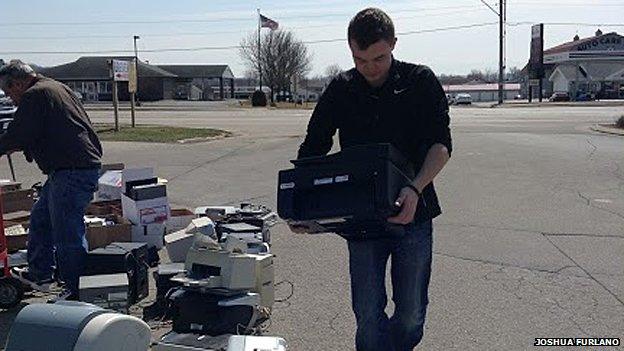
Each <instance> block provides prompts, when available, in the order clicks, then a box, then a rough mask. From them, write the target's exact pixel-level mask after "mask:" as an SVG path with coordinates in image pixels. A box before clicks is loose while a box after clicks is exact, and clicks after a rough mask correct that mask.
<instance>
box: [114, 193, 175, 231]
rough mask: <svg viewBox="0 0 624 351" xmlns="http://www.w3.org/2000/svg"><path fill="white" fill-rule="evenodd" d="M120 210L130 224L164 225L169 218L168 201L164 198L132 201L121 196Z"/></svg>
mask: <svg viewBox="0 0 624 351" xmlns="http://www.w3.org/2000/svg"><path fill="white" fill-rule="evenodd" d="M121 210H122V212H123V216H124V217H125V218H127V219H128V220H129V221H130V222H132V224H140V225H148V224H152V223H164V222H165V221H167V219H169V216H170V208H169V200H168V199H167V198H166V197H159V198H156V199H149V200H141V201H134V200H132V199H131V198H129V197H127V196H126V195H124V194H121Z"/></svg>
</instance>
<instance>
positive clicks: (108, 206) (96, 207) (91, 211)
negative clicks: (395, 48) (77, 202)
mask: <svg viewBox="0 0 624 351" xmlns="http://www.w3.org/2000/svg"><path fill="white" fill-rule="evenodd" d="M85 214H87V215H94V216H106V215H113V214H114V215H118V216H122V211H121V199H119V200H100V201H93V202H91V203H90V204H89V205H88V206H87V210H86V211H85Z"/></svg>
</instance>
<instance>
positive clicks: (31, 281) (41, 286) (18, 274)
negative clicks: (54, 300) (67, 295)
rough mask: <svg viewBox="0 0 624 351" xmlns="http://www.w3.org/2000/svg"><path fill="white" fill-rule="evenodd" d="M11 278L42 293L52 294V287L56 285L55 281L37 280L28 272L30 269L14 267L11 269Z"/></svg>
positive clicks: (50, 279)
mask: <svg viewBox="0 0 624 351" xmlns="http://www.w3.org/2000/svg"><path fill="white" fill-rule="evenodd" d="M11 276H12V277H13V278H15V279H17V280H19V281H20V282H22V283H23V284H25V285H28V286H30V287H31V288H32V289H34V290H37V291H41V292H50V286H51V285H52V283H54V279H52V278H49V279H44V280H37V279H35V278H34V277H33V275H32V274H31V273H30V272H29V271H28V267H13V268H11Z"/></svg>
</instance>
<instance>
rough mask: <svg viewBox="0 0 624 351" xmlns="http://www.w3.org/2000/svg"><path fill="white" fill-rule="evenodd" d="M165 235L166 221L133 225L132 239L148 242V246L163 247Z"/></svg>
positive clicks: (138, 241)
mask: <svg viewBox="0 0 624 351" xmlns="http://www.w3.org/2000/svg"><path fill="white" fill-rule="evenodd" d="M164 236H165V224H164V223H152V224H148V225H137V224H134V225H132V241H133V242H137V243H147V246H148V247H156V248H157V249H162V247H163V239H164Z"/></svg>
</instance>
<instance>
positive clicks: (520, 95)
mask: <svg viewBox="0 0 624 351" xmlns="http://www.w3.org/2000/svg"><path fill="white" fill-rule="evenodd" d="M514 100H522V94H516V95H514Z"/></svg>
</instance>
